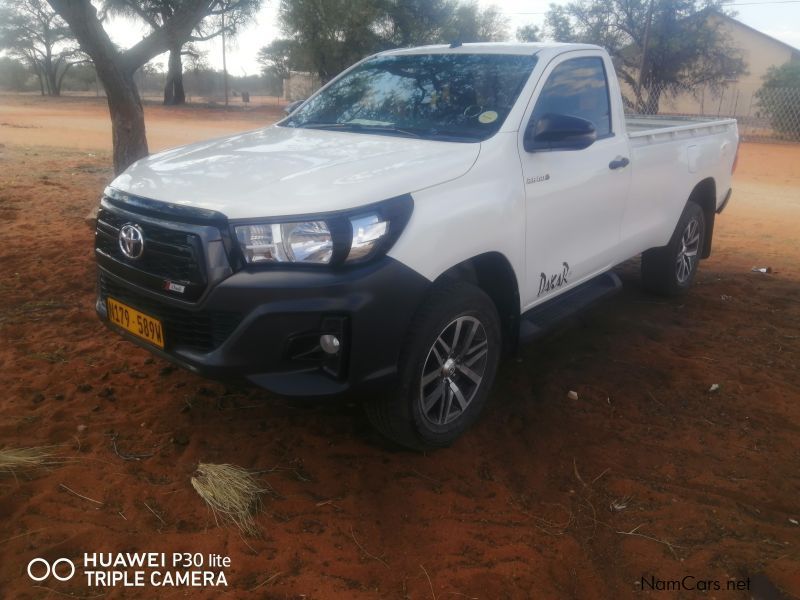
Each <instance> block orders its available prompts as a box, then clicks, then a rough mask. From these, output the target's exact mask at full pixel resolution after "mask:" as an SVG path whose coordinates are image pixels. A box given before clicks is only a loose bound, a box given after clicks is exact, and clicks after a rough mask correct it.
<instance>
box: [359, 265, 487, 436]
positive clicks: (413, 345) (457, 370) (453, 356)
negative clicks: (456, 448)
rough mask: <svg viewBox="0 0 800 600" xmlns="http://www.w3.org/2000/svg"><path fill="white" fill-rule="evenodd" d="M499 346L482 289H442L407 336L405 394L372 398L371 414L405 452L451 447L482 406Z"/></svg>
mask: <svg viewBox="0 0 800 600" xmlns="http://www.w3.org/2000/svg"><path fill="white" fill-rule="evenodd" d="M500 348H501V334H500V319H499V317H498V316H497V310H496V309H495V306H494V303H493V302H492V300H491V299H490V298H489V297H488V296H487V295H486V294H485V293H484V292H483V291H481V290H480V289H479V288H477V287H476V286H474V285H471V284H469V283H466V282H461V281H454V282H447V283H444V284H441V285H439V286H437V288H436V289H434V291H433V292H432V293H431V294H430V296H429V297H428V299H427V300H426V302H425V305H424V307H423V308H422V309H421V310H420V312H419V314H418V315H417V316H416V317H415V319H414V322H413V324H412V326H411V329H410V331H409V335H408V338H407V341H406V344H405V347H404V349H403V352H402V356H401V360H400V368H399V371H400V372H399V375H400V386H399V389H398V390H397V392H396V393H389V394H386V395H385V396H382V397H380V398H375V399H373V400H370V401H368V402H367V403H366V405H365V409H366V413H367V416H368V417H369V419H370V421H371V422H372V424H373V425H374V426H375V427H376V428H377V429H378V431H380V432H381V433H382V434H383V435H384V436H385V437H387V438H389V439H390V440H392V441H394V442H396V443H398V444H400V445H402V446H405V447H407V448H412V449H416V450H424V449H428V448H436V447H442V446H448V445H450V444H451V443H452V442H453V441H455V439H456V438H457V437H458V436H459V435H461V434H462V433H463V432H464V431H465V430H466V429H467V428H468V427H469V426H470V425H472V423H473V422H474V421H475V419H476V418H477V417H478V415H479V414H480V412H481V410H482V409H483V406H484V405H485V403H486V399H487V397H488V394H489V389H490V388H491V386H492V382H493V381H494V376H495V373H496V371H497V364H498V362H499V358H500Z"/></svg>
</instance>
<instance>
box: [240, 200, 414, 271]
mask: <svg viewBox="0 0 800 600" xmlns="http://www.w3.org/2000/svg"><path fill="white" fill-rule="evenodd" d="M413 208H414V201H413V200H412V198H411V196H410V195H408V194H406V195H405V196H398V197H396V198H390V199H389V200H384V201H383V202H378V203H376V204H370V205H368V206H364V207H362V208H360V209H357V210H353V211H341V212H336V213H327V214H322V215H314V216H313V217H310V218H308V219H307V220H302V221H301V220H297V221H289V222H277V223H242V224H236V223H234V224H233V225H234V230H235V232H236V238H237V240H238V241H239V247H240V249H241V254H242V256H243V258H244V261H245V263H247V264H270V263H298V264H307V265H341V264H343V263H347V264H351V263H363V262H366V261H369V260H372V259H373V258H375V257H376V256H379V255H382V254H385V253H386V252H387V251H388V250H389V248H391V246H392V244H394V242H395V241H396V240H397V238H398V237H399V236H400V233H401V232H402V231H403V228H404V227H405V226H406V223H408V219H409V218H410V217H411V211H412V210H413Z"/></svg>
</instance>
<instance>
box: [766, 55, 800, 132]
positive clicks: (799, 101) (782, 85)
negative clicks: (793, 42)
mask: <svg viewBox="0 0 800 600" xmlns="http://www.w3.org/2000/svg"><path fill="white" fill-rule="evenodd" d="M756 98H758V105H759V107H760V108H761V110H762V111H764V113H766V115H767V116H768V117H769V120H770V123H771V124H772V127H773V129H775V131H776V132H778V133H782V134H784V135H785V136H786V137H787V138H788V139H790V140H795V141H800V62H797V61H792V62H787V63H785V64H783V65H780V66H776V67H770V68H769V70H768V71H767V74H766V75H765V76H764V84H763V85H762V86H761V89H759V90H758V92H756Z"/></svg>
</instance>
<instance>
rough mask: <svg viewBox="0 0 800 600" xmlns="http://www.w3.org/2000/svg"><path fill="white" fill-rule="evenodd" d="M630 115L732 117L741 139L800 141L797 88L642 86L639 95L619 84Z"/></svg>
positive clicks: (798, 91)
mask: <svg viewBox="0 0 800 600" xmlns="http://www.w3.org/2000/svg"><path fill="white" fill-rule="evenodd" d="M622 96H623V101H624V102H625V107H626V111H627V112H629V113H631V114H642V113H644V114H654V115H665V116H667V115H669V116H701V117H732V118H735V119H736V120H737V121H738V123H739V135H740V136H741V138H742V139H744V140H750V141H765V142H794V143H797V142H800V88H767V87H760V88H754V89H752V88H748V87H746V86H725V87H722V88H718V89H710V88H701V89H696V90H691V91H676V90H673V89H670V88H666V87H662V88H657V87H651V88H649V89H648V88H645V87H643V88H642V90H641V92H640V94H638V95H637V94H636V93H635V90H633V89H632V88H630V87H629V86H626V85H622Z"/></svg>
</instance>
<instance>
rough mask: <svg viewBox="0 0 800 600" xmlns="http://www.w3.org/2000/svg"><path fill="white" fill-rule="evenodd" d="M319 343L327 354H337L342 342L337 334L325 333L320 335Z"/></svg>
mask: <svg viewBox="0 0 800 600" xmlns="http://www.w3.org/2000/svg"><path fill="white" fill-rule="evenodd" d="M319 345H320V347H321V348H322V351H323V352H325V353H326V354H336V353H337V352H339V347H340V346H341V345H342V344H341V342H339V338H338V337H336V336H335V335H329V334H325V335H322V336H320V338H319Z"/></svg>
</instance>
